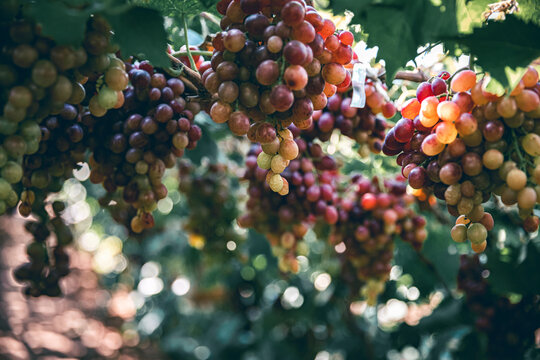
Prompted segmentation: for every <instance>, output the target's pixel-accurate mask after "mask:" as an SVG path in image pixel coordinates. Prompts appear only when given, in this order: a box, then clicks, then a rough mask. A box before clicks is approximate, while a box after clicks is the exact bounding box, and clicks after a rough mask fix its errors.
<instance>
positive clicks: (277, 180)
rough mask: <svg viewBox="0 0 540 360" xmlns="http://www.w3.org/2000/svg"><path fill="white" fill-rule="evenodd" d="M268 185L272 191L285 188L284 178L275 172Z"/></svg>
mask: <svg viewBox="0 0 540 360" xmlns="http://www.w3.org/2000/svg"><path fill="white" fill-rule="evenodd" d="M268 185H270V189H272V191H275V192H279V191H281V189H282V188H283V178H282V177H281V175H279V174H274V175H272V176H271V177H270V179H269V181H268Z"/></svg>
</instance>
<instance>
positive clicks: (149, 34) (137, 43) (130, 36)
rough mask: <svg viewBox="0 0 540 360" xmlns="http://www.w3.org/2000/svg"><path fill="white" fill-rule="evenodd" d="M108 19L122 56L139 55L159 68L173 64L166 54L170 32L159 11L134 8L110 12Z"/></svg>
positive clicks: (107, 15)
mask: <svg viewBox="0 0 540 360" xmlns="http://www.w3.org/2000/svg"><path fill="white" fill-rule="evenodd" d="M105 16H106V17H107V20H109V22H110V23H111V25H112V27H113V29H114V34H115V41H116V42H117V43H118V45H119V46H120V50H121V52H122V56H124V57H127V56H131V55H135V56H137V57H141V58H144V59H146V60H149V61H150V62H151V63H152V64H153V65H155V66H161V67H167V66H169V65H170V61H169V59H168V57H167V55H166V51H167V33H166V32H165V29H164V27H163V17H162V16H161V15H160V13H159V12H158V11H156V10H153V9H148V8H143V7H130V8H128V9H126V10H125V11H122V12H120V13H118V12H114V13H113V12H109V13H106V14H105Z"/></svg>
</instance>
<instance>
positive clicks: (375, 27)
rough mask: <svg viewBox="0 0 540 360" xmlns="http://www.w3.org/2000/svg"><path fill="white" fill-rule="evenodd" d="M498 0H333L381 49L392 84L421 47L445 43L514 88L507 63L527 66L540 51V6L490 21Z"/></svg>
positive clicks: (526, 5)
mask: <svg viewBox="0 0 540 360" xmlns="http://www.w3.org/2000/svg"><path fill="white" fill-rule="evenodd" d="M492 2H493V1H489V0H473V1H467V0H443V1H439V2H433V1H430V0H411V1H395V0H384V1H370V0H363V1H351V0H332V1H331V2H330V8H331V9H332V10H333V11H334V12H336V13H341V12H343V11H345V10H349V11H352V12H353V14H354V17H353V19H352V23H354V24H360V25H361V28H362V32H363V33H365V34H367V35H368V40H367V43H368V45H369V46H371V47H373V46H378V47H379V57H380V58H382V59H384V60H385V63H386V71H387V73H388V78H387V79H388V81H389V82H391V81H392V79H393V77H394V74H395V73H396V72H397V70H398V69H399V68H401V67H404V66H405V65H406V63H407V61H408V60H410V59H414V58H415V57H416V55H417V48H418V47H421V46H425V45H429V44H433V43H443V44H444V45H445V47H446V48H447V49H448V50H450V51H453V52H454V53H457V54H459V53H462V52H465V53H469V54H472V55H473V56H474V57H476V64H478V65H479V66H481V67H482V69H483V70H484V71H487V72H490V73H491V74H492V75H493V77H495V78H496V79H497V80H498V81H499V82H500V83H501V84H503V85H504V87H507V88H509V87H512V85H514V79H513V78H512V76H511V74H509V73H508V72H505V67H506V66H507V67H508V68H511V69H515V68H517V67H524V66H526V65H528V64H529V63H530V62H531V61H532V60H534V59H535V58H537V57H538V56H539V55H540V47H539V45H538V41H535V39H537V38H538V33H539V31H540V26H539V24H538V20H537V19H539V18H540V8H539V7H538V4H534V2H525V3H524V4H522V2H519V3H520V6H522V10H521V11H520V12H519V13H517V14H515V15H507V16H506V17H507V18H506V20H504V21H493V22H492V21H489V23H488V24H487V25H486V24H484V22H483V18H482V13H483V12H484V11H486V10H487V5H488V4H489V3H492ZM518 34H519V35H518ZM509 49H512V51H509ZM502 58H504V59H505V61H504V65H503V62H501V61H500V59H502Z"/></svg>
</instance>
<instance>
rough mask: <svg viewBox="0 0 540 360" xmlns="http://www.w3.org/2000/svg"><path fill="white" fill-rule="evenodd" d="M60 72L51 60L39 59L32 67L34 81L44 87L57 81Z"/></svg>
mask: <svg viewBox="0 0 540 360" xmlns="http://www.w3.org/2000/svg"><path fill="white" fill-rule="evenodd" d="M57 74H58V72H57V71H56V67H55V66H54V64H53V63H52V62H50V61H49V60H38V62H36V63H35V65H34V67H33V68H32V81H33V82H34V83H35V84H36V85H38V86H41V87H43V88H47V87H49V86H51V85H52V84H54V83H55V82H56V77H57Z"/></svg>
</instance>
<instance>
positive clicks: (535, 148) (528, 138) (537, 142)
mask: <svg viewBox="0 0 540 360" xmlns="http://www.w3.org/2000/svg"><path fill="white" fill-rule="evenodd" d="M521 147H523V150H525V152H526V153H527V154H529V155H531V156H540V136H538V135H537V134H534V133H529V134H527V135H525V136H524V137H523V139H521Z"/></svg>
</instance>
